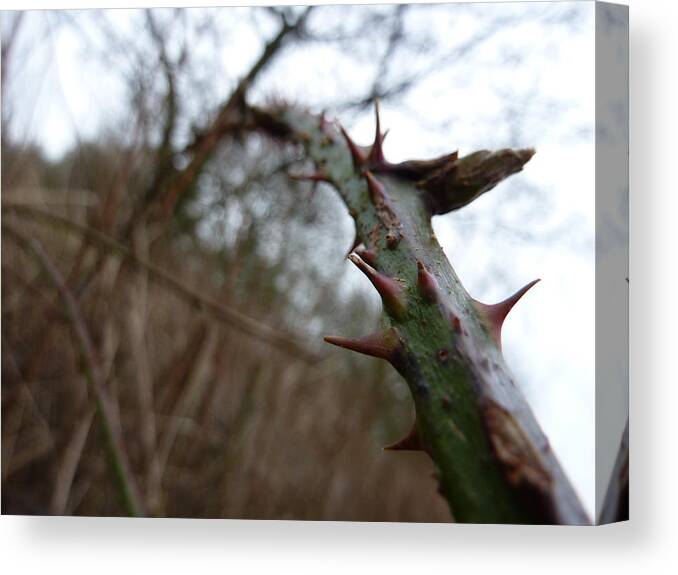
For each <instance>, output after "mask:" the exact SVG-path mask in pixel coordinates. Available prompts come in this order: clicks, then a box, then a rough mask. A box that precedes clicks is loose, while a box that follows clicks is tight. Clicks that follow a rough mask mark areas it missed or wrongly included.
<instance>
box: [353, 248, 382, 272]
mask: <svg viewBox="0 0 678 575" xmlns="http://www.w3.org/2000/svg"><path fill="white" fill-rule="evenodd" d="M352 251H354V252H355V253H356V254H358V255H359V256H360V257H361V258H362V259H364V260H365V261H366V262H367V263H368V264H370V265H371V266H373V267H374V264H375V263H376V261H377V252H375V251H374V250H371V249H369V248H366V247H365V246H364V245H363V244H358V245H357V246H356V247H355V248H354V249H353V250H352Z"/></svg>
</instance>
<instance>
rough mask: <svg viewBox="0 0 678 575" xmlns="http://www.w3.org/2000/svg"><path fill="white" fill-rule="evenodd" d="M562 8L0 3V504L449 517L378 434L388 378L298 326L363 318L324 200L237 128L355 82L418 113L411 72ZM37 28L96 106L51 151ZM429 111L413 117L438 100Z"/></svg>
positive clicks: (403, 411)
mask: <svg viewBox="0 0 678 575" xmlns="http://www.w3.org/2000/svg"><path fill="white" fill-rule="evenodd" d="M578 17H579V13H578V11H577V10H572V11H569V12H568V11H567V10H563V9H559V10H555V11H553V10H550V9H549V8H546V7H544V8H542V9H540V10H533V11H531V12H529V13H528V12H526V11H525V10H523V9H516V8H515V7H513V8H510V9H508V8H507V9H501V10H497V11H496V12H495V11H493V12H488V11H483V12H481V11H480V10H479V9H478V7H474V6H471V5H460V6H455V7H454V9H453V10H452V9H451V7H445V6H438V7H435V6H423V5H422V6H416V7H414V6H407V5H399V6H370V7H360V6H352V7H351V6H341V7H334V6H326V7H318V8H314V9H308V8H305V7H272V8H242V9H235V8H228V9H190V10H185V9H171V10H170V9H167V10H153V11H143V10H138V11H91V12H44V13H30V12H15V13H7V12H5V13H3V14H2V32H3V44H2V90H3V91H2V96H3V99H2V121H3V126H2V209H3V214H2V223H3V243H2V280H3V285H2V512H3V513H21V514H78V515H125V514H128V513H130V512H139V513H144V514H148V515H152V516H171V517H232V518H237V517H243V518H271V519H335V520H375V521H376V520H378V521H449V520H451V515H450V512H449V510H448V508H447V505H446V503H445V502H444V500H443V499H442V498H441V497H440V496H439V495H438V494H437V493H436V491H435V482H434V480H433V479H432V477H431V473H432V471H433V468H432V465H431V463H430V461H429V460H428V459H427V457H426V456H425V455H423V454H419V453H398V454H389V453H384V452H382V446H383V445H385V444H387V443H390V442H392V441H394V440H396V439H397V438H398V437H399V436H400V435H402V434H403V432H404V431H406V430H407V429H408V428H409V426H410V424H411V418H412V408H411V404H410V398H409V394H408V392H407V388H406V386H405V384H404V383H403V382H402V381H401V380H400V378H399V377H398V376H397V374H395V373H394V372H393V371H392V369H391V368H390V366H387V365H384V363H383V362H379V361H375V360H371V359H368V358H363V357H357V356H356V355H355V354H348V353H341V352H338V351H336V352H335V351H334V350H330V349H325V347H323V345H322V343H321V337H322V335H323V334H341V335H360V334H364V333H367V332H369V331H371V330H373V329H374V327H375V323H376V322H377V318H378V313H379V304H378V301H375V300H376V299H377V298H376V297H375V296H374V294H372V293H371V292H369V291H368V290H364V289H362V288H363V287H364V286H362V285H361V284H360V283H359V282H358V281H356V279H355V277H354V276H351V272H350V271H349V270H348V266H347V265H346V263H345V259H344V256H345V254H346V252H347V250H348V249H349V248H350V246H351V244H352V240H353V237H352V236H353V229H352V223H351V220H350V218H349V217H348V214H347V213H346V209H345V207H344V206H343V204H342V203H341V202H340V200H339V198H338V197H337V195H336V194H335V193H334V192H333V190H331V189H328V188H327V187H325V186H324V185H311V184H309V183H305V182H297V181H294V180H293V179H290V178H289V177H288V176H289V174H290V173H302V172H304V170H305V169H307V168H308V166H306V164H305V162H304V158H303V157H302V156H301V155H300V150H298V149H296V148H294V147H292V146H287V145H285V144H284V142H272V141H271V140H269V139H267V138H265V137H264V136H262V135H261V134H260V133H259V132H258V131H257V126H256V123H254V124H253V122H252V119H251V116H250V114H249V113H248V111H249V106H250V104H254V103H256V104H258V105H264V106H265V105H300V106H305V107H308V108H310V109H311V110H312V111H314V112H317V113H320V112H321V111H323V110H324V111H325V112H326V114H327V115H328V117H330V118H336V117H341V118H342V121H344V122H345V124H346V125H352V124H359V123H360V121H361V119H363V118H364V117H365V115H366V114H367V113H368V110H369V107H370V106H371V105H372V102H373V101H374V98H375V97H379V98H381V100H382V103H383V105H384V106H385V107H388V106H392V107H393V108H394V109H396V108H397V109H399V110H401V111H402V112H403V113H404V114H405V115H409V117H410V118H413V121H414V122H415V123H418V125H419V126H420V127H421V129H422V130H423V129H427V130H429V133H430V131H431V130H432V129H433V128H431V126H430V125H428V126H427V125H426V122H427V121H428V122H429V123H430V122H431V121H432V120H433V118H431V117H428V118H425V117H424V116H425V115H426V114H425V113H423V111H422V110H413V109H412V94H413V92H414V91H416V90H425V89H426V86H427V85H431V86H439V84H440V82H439V80H440V75H441V74H444V75H449V76H450V77H453V76H454V75H455V73H456V70H457V69H458V66H459V62H460V61H461V59H464V58H465V59H469V58H472V57H473V58H477V59H479V61H482V60H483V58H485V57H486V55H485V54H484V52H483V50H484V47H485V45H486V43H487V41H488V40H489V39H491V38H496V36H497V35H500V34H502V33H503V31H504V30H506V29H507V28H510V27H512V26H514V25H516V24H517V23H520V24H521V25H524V24H525V22H526V21H527V22H528V25H529V24H530V23H532V24H534V25H539V26H541V27H544V26H546V27H548V26H552V27H553V29H554V30H561V29H562V28H563V27H568V26H576V25H577V21H578V20H577V19H578ZM451 18H454V19H455V22H457V28H456V30H458V31H459V30H461V33H459V34H456V36H455V38H454V39H450V38H449V37H448V34H447V33H446V28H445V26H446V22H449V21H450V19H451ZM63 43H70V44H71V45H73V46H75V48H74V50H75V52H76V53H80V54H82V55H83V58H86V60H87V64H85V60H83V64H82V70H81V73H82V74H84V75H86V74H89V73H90V71H91V70H92V69H96V70H98V72H97V73H98V74H101V76H97V77H96V78H95V79H94V81H95V82H97V83H101V84H102V85H103V86H105V88H104V89H110V90H111V91H112V92H114V93H115V94H116V97H117V98H118V101H117V106H116V107H115V108H114V109H110V108H108V107H106V106H104V107H103V109H101V110H99V112H98V113H97V114H96V118H95V117H94V114H92V115H91V117H90V118H89V119H88V120H87V122H83V123H82V125H80V124H78V125H77V126H76V129H75V132H74V133H75V134H76V137H75V139H73V140H72V141H68V140H67V139H66V140H64V142H65V143H63V144H62V145H61V148H59V146H58V145H57V146H56V148H57V150H58V152H57V153H55V152H54V150H50V151H47V150H45V147H44V141H45V139H44V132H45V130H49V126H48V125H46V124H45V125H40V126H35V124H34V123H32V121H31V120H30V118H29V120H26V117H27V116H26V115H25V108H26V103H25V101H24V102H23V103H22V100H25V99H28V100H29V101H32V100H31V98H32V97H33V94H32V91H31V90H30V88H31V87H32V89H33V90H35V91H40V90H41V89H42V88H41V82H42V81H43V80H44V78H42V77H41V75H40V73H39V71H40V64H35V62H36V61H37V62H38V63H39V62H45V64H43V65H44V66H48V65H50V64H51V63H53V61H54V59H55V58H56V57H57V53H58V49H57V48H58V47H59V46H61V44H63ZM45 50H46V53H47V55H46V56H45ZM511 58H514V59H515V58H519V54H513V55H512V53H511V51H510V50H509V51H507V52H506V53H505V54H503V55H502V62H503V65H510V64H511ZM31 62H33V63H31ZM92 67H94V68H92ZM36 70H37V72H36ZM45 70H46V68H45ZM45 70H43V73H44V74H45V75H47V74H48V72H47V71H45ZM436 78H437V79H438V83H437V84H436V83H435V80H436ZM89 80H90V81H92V80H93V79H92V78H91V77H90V78H89ZM427 82H434V83H433V84H427ZM436 89H439V88H436ZM516 89H518V90H522V87H516ZM507 102H509V104H507V106H509V105H512V106H513V108H512V109H511V110H509V111H507V110H506V108H501V107H500V108H497V110H496V116H494V118H495V123H494V125H495V126H498V125H499V124H497V123H496V118H497V117H504V118H505V119H507V122H508V123H507V125H510V126H511V131H507V132H506V133H507V134H509V139H508V140H507V139H506V138H504V139H503V140H502V144H503V145H522V144H524V143H527V144H530V143H531V142H522V141H520V140H521V135H520V134H521V126H522V127H524V125H523V124H522V123H521V115H520V106H518V107H516V99H515V98H507ZM78 105H79V104H78V103H73V106H76V107H77V106H78ZM84 105H85V104H83V106H84ZM87 105H90V104H87ZM29 107H30V106H29ZM22 110H24V112H22ZM549 110H550V108H549V107H548V106H546V107H545V108H544V109H542V110H541V111H540V113H543V114H545V115H546V114H548V113H549ZM410 112H411V114H410ZM447 112H448V113H447V115H446V116H445V117H441V118H438V119H437V124H436V126H435V130H434V131H435V132H436V133H437V134H438V135H440V133H441V132H445V131H446V130H447V127H448V126H449V125H450V122H452V121H453V119H454V117H455V114H457V113H458V110H454V109H447ZM29 116H30V115H29ZM72 120H73V119H72ZM60 121H63V118H62V119H61V120H60ZM66 121H68V120H66ZM73 122H76V121H75V120H73ZM78 122H80V120H78V121H77V122H76V123H78ZM57 125H58V124H57ZM572 129H573V130H576V129H578V128H577V126H575V127H573V128H572ZM57 131H58V130H57ZM81 134H86V135H85V136H82V135H81ZM528 134H529V132H528ZM59 137H60V136H58V135H55V136H54V138H56V139H57V140H59ZM528 137H529V136H528ZM445 138H446V139H447V137H445ZM498 139H499V138H498ZM47 140H49V138H47ZM41 142H42V143H41ZM493 143H494V142H493V141H490V142H488V143H487V145H492V144H493ZM431 149H432V148H431V146H428V147H427V145H423V146H422V155H424V156H425V155H428V153H429V152H430V151H431ZM443 151H449V150H443ZM534 193H536V192H535V191H534V189H530V188H529V186H525V188H524V192H523V196H521V195H519V194H516V199H515V201H516V202H517V204H516V205H518V206H521V205H522V204H520V201H521V200H520V198H521V197H524V196H525V194H527V195H529V194H534ZM535 204H538V202H533V201H531V202H530V205H535ZM542 208H543V206H542ZM533 215H534V214H533ZM533 215H532V216H533ZM497 217H502V215H499V216H497ZM520 217H521V218H523V217H526V216H525V214H524V213H522V212H521V214H520ZM475 221H476V220H475V219H474V216H473V214H470V215H469V217H468V218H467V219H466V220H464V221H463V222H462V223H461V228H460V229H462V230H463V233H465V234H468V235H469V236H470V235H472V234H473V229H474V228H473V226H474V222H475ZM508 227H509V228H510V226H508ZM557 229H558V226H556V227H555V231H554V228H550V229H547V230H545V232H544V234H547V233H548V234H553V233H557ZM514 233H515V230H514ZM523 233H524V231H523ZM488 273H490V274H491V273H492V270H490V271H489V272H488ZM69 301H70V302H71V304H72V306H71V307H72V308H73V309H74V310H75V311H74V312H73V311H72V310H71V311H72V312H69V311H68V310H69V309H71V308H69V306H68V305H67V304H68V302H69ZM111 438H112V439H111Z"/></svg>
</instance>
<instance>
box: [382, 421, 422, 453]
mask: <svg viewBox="0 0 678 575" xmlns="http://www.w3.org/2000/svg"><path fill="white" fill-rule="evenodd" d="M384 451H425V449H424V447H423V445H422V444H421V438H420V437H419V432H418V431H417V424H416V423H415V424H414V425H413V426H412V429H410V431H409V433H408V434H407V435H406V436H405V437H403V438H402V439H400V440H398V441H396V442H395V443H392V444H391V445H387V446H386V447H384Z"/></svg>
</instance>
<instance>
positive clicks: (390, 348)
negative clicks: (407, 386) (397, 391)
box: [324, 333, 398, 363]
mask: <svg viewBox="0 0 678 575" xmlns="http://www.w3.org/2000/svg"><path fill="white" fill-rule="evenodd" d="M324 340H325V341H326V342H327V343H329V344H332V345H336V346H338V347H343V348H344V349H350V350H351V351H357V352H358V353H362V354H364V355H369V356H372V357H378V358H380V359H385V360H386V361H389V362H391V363H393V362H394V361H395V360H396V354H397V350H398V339H397V337H395V333H393V334H391V333H388V334H387V335H384V334H382V333H374V334H371V335H368V336H365V337H361V338H358V339H351V338H348V337H338V336H332V335H328V336H326V337H325V338H324Z"/></svg>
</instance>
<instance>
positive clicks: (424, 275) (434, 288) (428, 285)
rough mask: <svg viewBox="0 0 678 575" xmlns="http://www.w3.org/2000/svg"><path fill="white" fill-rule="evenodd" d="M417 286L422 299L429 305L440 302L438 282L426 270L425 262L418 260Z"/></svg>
mask: <svg viewBox="0 0 678 575" xmlns="http://www.w3.org/2000/svg"><path fill="white" fill-rule="evenodd" d="M417 284H418V285H419V291H420V292H421V295H422V297H423V298H424V299H425V300H426V301H427V302H429V303H435V302H437V301H438V297H439V292H438V282H437V281H436V278H435V276H434V275H433V274H432V273H431V272H429V271H428V270H427V269H426V266H424V262H422V261H421V260H417Z"/></svg>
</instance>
